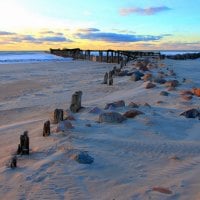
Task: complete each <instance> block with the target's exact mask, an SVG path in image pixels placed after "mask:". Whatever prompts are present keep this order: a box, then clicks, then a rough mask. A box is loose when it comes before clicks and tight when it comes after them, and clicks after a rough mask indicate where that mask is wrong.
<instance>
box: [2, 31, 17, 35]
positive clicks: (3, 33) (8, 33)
mask: <svg viewBox="0 0 200 200" xmlns="http://www.w3.org/2000/svg"><path fill="white" fill-rule="evenodd" d="M15 34H16V33H12V32H7V31H0V35H5V36H6V35H15Z"/></svg>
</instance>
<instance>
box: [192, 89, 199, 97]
mask: <svg viewBox="0 0 200 200" xmlns="http://www.w3.org/2000/svg"><path fill="white" fill-rule="evenodd" d="M192 93H193V94H194V95H195V96H197V97H200V88H193V89H192Z"/></svg>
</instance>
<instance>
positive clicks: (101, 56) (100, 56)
mask: <svg viewBox="0 0 200 200" xmlns="http://www.w3.org/2000/svg"><path fill="white" fill-rule="evenodd" d="M99 60H100V62H102V60H103V53H102V51H99Z"/></svg>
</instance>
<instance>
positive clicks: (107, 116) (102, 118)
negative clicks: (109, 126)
mask: <svg viewBox="0 0 200 200" xmlns="http://www.w3.org/2000/svg"><path fill="white" fill-rule="evenodd" d="M124 120H126V117H124V116H123V115H121V114H120V113H117V112H106V113H102V114H100V115H99V122H100V123H102V122H107V123H121V122H123V121H124Z"/></svg>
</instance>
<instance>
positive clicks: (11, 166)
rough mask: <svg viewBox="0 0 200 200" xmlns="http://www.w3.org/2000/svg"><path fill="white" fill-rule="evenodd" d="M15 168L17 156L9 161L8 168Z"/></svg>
mask: <svg viewBox="0 0 200 200" xmlns="http://www.w3.org/2000/svg"><path fill="white" fill-rule="evenodd" d="M16 167H17V156H14V157H12V159H11V163H10V168H12V169H14V168H16Z"/></svg>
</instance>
